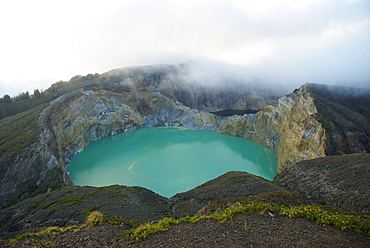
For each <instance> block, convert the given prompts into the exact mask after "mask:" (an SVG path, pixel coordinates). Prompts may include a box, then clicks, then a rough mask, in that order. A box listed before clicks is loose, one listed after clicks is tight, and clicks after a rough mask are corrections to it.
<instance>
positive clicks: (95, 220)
mask: <svg viewBox="0 0 370 248" xmlns="http://www.w3.org/2000/svg"><path fill="white" fill-rule="evenodd" d="M104 219H105V216H104V214H103V213H101V212H99V211H94V212H91V213H90V214H89V216H87V218H86V221H85V225H86V226H95V225H97V224H100V223H102V222H103V221H104Z"/></svg>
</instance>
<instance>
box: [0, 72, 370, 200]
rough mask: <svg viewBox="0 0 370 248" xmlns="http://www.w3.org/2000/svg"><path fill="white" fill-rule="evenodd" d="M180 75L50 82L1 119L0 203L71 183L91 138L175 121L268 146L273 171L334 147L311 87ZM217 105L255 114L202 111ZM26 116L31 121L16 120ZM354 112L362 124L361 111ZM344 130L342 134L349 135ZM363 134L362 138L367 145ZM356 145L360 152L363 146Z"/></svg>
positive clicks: (113, 74)
mask: <svg viewBox="0 0 370 248" xmlns="http://www.w3.org/2000/svg"><path fill="white" fill-rule="evenodd" d="M184 68H185V69H184ZM184 70H185V72H184ZM187 75H188V68H186V66H185V65H180V66H168V65H159V66H148V67H134V68H125V69H118V70H113V71H110V72H107V73H104V74H102V75H93V76H91V77H75V78H73V79H71V81H70V82H67V83H58V85H57V86H58V87H57V90H56V91H55V94H54V95H53V97H52V98H50V101H49V102H48V103H45V104H44V105H40V106H38V107H37V108H35V109H32V110H30V111H28V112H24V113H21V114H19V115H17V116H12V117H8V118H6V119H3V120H1V121H0V126H1V135H2V140H4V141H3V142H2V143H1V150H0V151H2V154H1V161H0V176H1V184H0V206H6V205H11V204H13V203H14V202H16V201H19V200H22V199H24V198H25V197H29V196H31V195H35V194H39V193H41V192H46V191H50V190H52V189H55V188H58V187H60V186H62V185H70V184H72V182H71V180H70V178H69V176H68V173H67V172H66V165H67V164H68V163H69V161H70V159H72V158H73V157H74V156H75V154H76V153H77V152H78V151H79V150H81V149H83V148H84V147H86V146H87V145H88V144H89V143H90V142H91V141H94V140H97V139H100V138H103V137H107V136H111V135H114V134H118V133H121V132H125V131H129V130H133V129H135V128H140V127H152V126H183V127H185V128H192V129H201V130H212V131H218V132H222V133H226V134H231V135H236V136H240V137H244V138H247V139H251V140H254V141H256V142H258V143H260V144H262V145H266V146H268V147H271V148H272V149H274V150H275V151H276V156H277V159H278V171H279V172H280V171H281V170H282V169H284V168H286V167H288V166H289V165H290V164H291V163H293V162H297V161H301V160H306V159H312V158H317V157H322V156H325V152H326V153H328V150H330V151H331V150H333V149H334V150H335V149H336V148H335V147H334V146H333V145H332V144H334V143H333V142H332V141H330V142H329V141H328V140H333V139H335V137H336V136H335V134H336V133H335V132H329V131H328V129H327V128H325V121H327V118H326V117H325V115H323V114H322V113H327V111H326V112H325V111H324V112H320V111H322V109H323V108H322V106H321V105H320V104H318V103H320V102H322V100H320V99H323V98H324V97H323V96H322V95H320V94H319V93H320V92H317V91H313V90H312V89H311V88H312V87H313V86H312V85H309V84H306V85H304V86H302V87H300V88H299V89H297V90H295V91H294V92H293V93H291V94H289V95H287V96H284V97H282V98H280V99H279V100H278V101H277V100H276V99H277V95H276V94H275V95H274V94H273V93H271V92H270V91H269V90H266V92H267V93H266V92H264V89H263V88H261V87H257V86H252V85H250V84H244V85H243V84H239V83H236V84H235V85H233V86H232V87H227V88H225V87H223V86H220V85H218V86H214V87H211V86H210V85H211V84H209V85H206V84H197V82H196V81H194V79H191V80H189V79H188V78H187V77H186V76H187ZM49 91H52V90H51V89H49ZM338 104H339V103H338ZM318 106H319V107H318ZM336 106H337V105H336ZM368 106H370V105H368ZM225 109H236V110H238V109H240V110H242V109H252V110H256V112H257V113H256V114H245V115H234V116H229V117H222V116H217V115H215V114H212V113H210V112H208V111H219V110H225ZM355 111H356V110H353V112H355ZM359 111H360V110H359ZM29 112H30V113H31V112H32V113H33V114H29ZM337 112H338V111H337ZM366 113H367V112H366ZM27 116H28V117H27ZM322 116H324V117H322ZM356 116H357V117H358V115H356ZM26 117H27V118H28V119H29V122H28V123H32V125H26V126H22V123H23V122H24V118H26ZM357 117H356V118H357ZM358 118H363V120H364V121H366V120H367V123H369V121H368V120H369V116H368V115H366V114H364V115H362V116H360V117H358ZM356 120H357V119H353V122H356ZM22 121H23V122H22ZM30 126H32V127H34V128H30ZM9 127H12V128H13V129H9ZM356 128H358V132H360V133H361V132H363V133H368V131H366V130H367V129H366V130H365V131H363V129H361V127H360V126H357V127H356ZM9 130H12V131H11V132H14V133H17V132H19V134H17V138H16V139H9V137H11V135H10V134H8V131H9ZM15 130H16V131H17V132H15ZM352 133H355V135H357V136H358V134H357V133H356V132H352ZM328 134H329V136H328ZM349 134H350V133H347V135H346V136H345V137H347V138H346V139H345V140H349V138H348V137H354V136H353V135H352V136H351V135H349ZM27 135H28V136H27ZM18 136H19V137H23V138H19V137H18ZM27 137H30V139H29V138H27ZM358 137H361V139H362V138H363V137H365V136H358ZM366 137H368V136H366ZM366 137H365V141H364V143H362V144H367V147H368V146H369V144H368V143H369V142H368V140H369V139H367V138H366ZM366 139H367V141H366ZM335 140H338V139H335ZM19 141H20V142H19ZM351 142H352V143H353V144H355V143H356V139H352V141H351ZM366 142H367V143H366ZM337 143H338V142H337ZM337 143H335V144H337ZM356 144H357V143H356ZM349 146H351V147H355V146H354V145H352V144H349ZM333 147H334V148H333ZM338 147H340V146H338ZM358 148H359V149H361V150H366V151H368V148H366V147H365V146H364V145H363V146H361V145H358ZM356 149H357V148H356ZM335 151H337V152H341V151H342V150H335Z"/></svg>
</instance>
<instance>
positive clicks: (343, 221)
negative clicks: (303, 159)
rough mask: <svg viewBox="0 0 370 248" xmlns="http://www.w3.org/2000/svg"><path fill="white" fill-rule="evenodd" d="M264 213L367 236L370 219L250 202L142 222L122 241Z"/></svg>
mask: <svg viewBox="0 0 370 248" xmlns="http://www.w3.org/2000/svg"><path fill="white" fill-rule="evenodd" d="M266 211H270V212H274V213H280V214H281V215H285V216H287V217H289V218H307V219H311V220H314V221H315V222H317V223H321V224H330V225H334V226H336V227H337V228H339V229H341V230H344V229H346V228H354V229H355V230H356V232H358V233H365V234H367V235H368V236H370V216H367V215H362V214H357V213H355V214H348V213H345V212H342V213H332V212H328V211H325V210H323V209H322V208H320V207H319V206H313V205H301V206H298V207H291V206H278V205H277V204H271V203H257V202H255V203H251V204H245V205H239V206H237V207H229V208H227V209H226V210H225V211H223V212H215V213H213V214H211V215H195V216H186V217H183V218H180V219H174V218H164V219H162V220H159V221H158V222H155V223H151V224H149V223H146V224H143V225H140V226H138V227H136V228H134V229H131V230H128V231H126V232H125V233H124V236H125V237H126V238H132V239H135V240H136V241H141V240H143V239H145V238H146V237H147V236H148V235H151V234H154V233H157V232H164V231H166V230H168V229H169V228H170V226H171V225H174V224H180V223H182V222H185V221H187V222H190V223H194V222H197V221H199V220H202V219H214V220H217V221H219V222H224V221H226V220H230V219H232V217H233V216H234V215H235V214H236V213H240V212H258V213H259V214H264V213H265V212H266Z"/></svg>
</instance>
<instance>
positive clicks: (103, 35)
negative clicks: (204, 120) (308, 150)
mask: <svg viewBox="0 0 370 248" xmlns="http://www.w3.org/2000/svg"><path fill="white" fill-rule="evenodd" d="M24 3H25V7H27V11H24V12H22V11H21V12H19V7H18V5H17V4H14V3H8V4H4V3H1V4H0V9H1V10H0V14H1V15H0V16H1V17H0V23H1V24H0V26H1V27H2V30H4V32H3V34H2V37H4V38H3V39H2V40H1V41H0V53H1V54H2V56H1V58H0V68H1V73H0V84H1V85H0V90H1V92H0V95H1V94H4V93H11V94H15V93H18V92H20V91H26V90H33V89H30V87H29V86H28V85H27V84H29V82H31V81H33V82H35V81H40V82H41V81H43V82H45V80H44V79H45V78H50V80H51V81H50V83H49V85H50V84H51V83H53V82H55V81H59V80H68V79H69V78H71V77H73V76H74V75H77V74H82V75H83V74H87V73H95V72H97V73H103V72H105V71H108V70H110V69H113V68H121V67H126V66H138V65H149V64H158V63H165V64H180V63H184V62H186V61H188V60H196V61H201V63H203V64H204V63H205V61H207V62H209V68H213V67H214V68H215V70H210V72H207V73H208V75H209V76H212V75H211V74H212V73H211V72H212V71H217V73H221V71H222V70H225V72H224V75H227V74H228V73H229V72H230V71H234V73H235V74H237V75H242V76H243V77H247V78H248V80H250V79H256V78H257V79H258V80H261V81H263V82H265V83H272V84H274V83H280V84H285V85H287V86H288V87H291V88H294V87H296V86H297V85H298V86H299V85H301V84H303V83H305V82H314V83H325V84H340V85H351V86H364V87H366V86H368V85H369V84H370V72H369V71H370V70H368V68H369V67H370V62H369V59H368V55H369V54H370V45H369V44H370V4H369V2H368V1H366V0H340V1H338V0H311V1H308V0H305V1H291V0H280V1H269V0H261V1H249V0H245V1H238V0H231V1H225V0H215V1H210V0H198V1H195V0H189V1H185V2H184V1H169V0H155V1H152V0H150V1H149V0H137V1H130V0H126V1H113V0H107V1H105V2H104V3H102V2H101V1H78V3H77V2H76V1H68V0H66V1H63V3H58V4H55V3H51V2H50V1H42V0H39V1H33V2H32V4H27V1H25V2H24ZM210 61H212V62H210ZM220 65H224V67H223V66H220ZM236 71H237V72H236ZM215 73H216V72H215ZM205 75H206V74H205ZM12 82H23V83H22V84H19V86H17V89H14V87H13V88H12V85H14V84H13V83H12ZM40 85H42V86H40V87H38V88H45V86H44V84H40ZM35 86H37V84H36V85H35ZM18 87H19V88H18ZM32 87H34V84H33V85H32ZM4 89H5V90H4ZM6 89H11V90H12V91H13V92H9V91H10V90H6ZM15 90H16V92H14V91H15Z"/></svg>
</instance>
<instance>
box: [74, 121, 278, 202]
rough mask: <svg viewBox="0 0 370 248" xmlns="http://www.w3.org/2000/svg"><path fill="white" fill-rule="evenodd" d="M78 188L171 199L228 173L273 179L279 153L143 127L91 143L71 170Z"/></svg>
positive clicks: (222, 138)
mask: <svg viewBox="0 0 370 248" xmlns="http://www.w3.org/2000/svg"><path fill="white" fill-rule="evenodd" d="M67 169H68V171H69V173H70V176H71V178H72V180H73V182H74V183H75V184H76V185H80V186H85V185H90V186H107V185H113V184H121V185H128V186H142V187H145V188H147V189H150V190H152V191H154V192H156V193H158V194H160V195H163V196H166V197H171V196H173V195H175V194H176V193H180V192H184V191H187V190H190V189H192V188H194V187H196V186H198V185H200V184H202V183H204V182H206V181H209V180H211V179H214V178H216V177H218V176H220V175H222V174H224V173H226V172H228V171H246V172H249V173H252V174H254V175H258V176H261V177H264V178H266V179H268V180H272V179H273V177H274V176H275V175H276V173H277V172H276V158H275V154H274V151H273V150H271V149H270V148H267V147H265V146H262V145H259V144H257V143H255V142H253V141H250V140H246V139H242V138H237V137H234V136H230V135H225V134H220V133H217V132H207V131H199V130H190V129H184V128H179V127H159V128H140V129H137V130H134V131H130V132H125V133H122V134H119V135H116V136H112V137H107V138H104V139H100V140H97V141H94V142H92V143H91V144H89V145H88V146H87V147H86V148H85V149H84V150H83V151H81V152H80V153H79V154H77V155H76V157H75V158H74V159H73V160H72V161H71V164H70V165H69V166H68V168H67Z"/></svg>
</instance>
